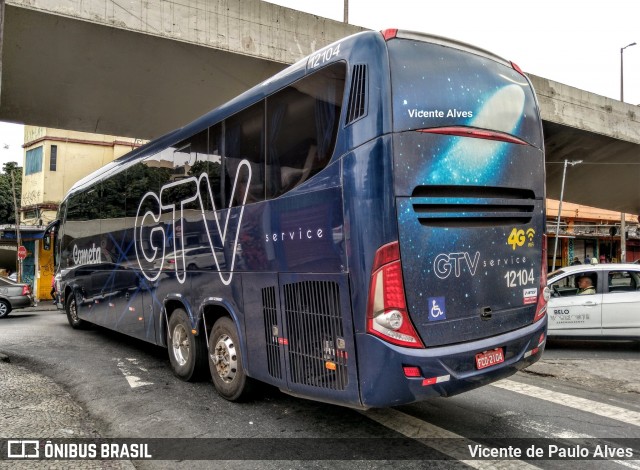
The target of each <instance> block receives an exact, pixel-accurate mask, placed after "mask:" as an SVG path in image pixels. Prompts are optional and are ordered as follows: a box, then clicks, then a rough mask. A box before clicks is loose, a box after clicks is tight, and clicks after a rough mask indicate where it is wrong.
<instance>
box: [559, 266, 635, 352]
mask: <svg viewBox="0 0 640 470" xmlns="http://www.w3.org/2000/svg"><path fill="white" fill-rule="evenodd" d="M547 285H548V286H549V288H550V289H551V298H550V299H549V304H548V314H549V333H548V334H549V336H550V337H554V336H555V337H576V338H578V337H581V338H595V339H598V338H600V339H635V340H640V265H638V264H632V263H627V264H596V265H577V266H568V267H566V268H562V269H559V270H558V271H555V272H553V273H551V274H549V278H548V281H547Z"/></svg>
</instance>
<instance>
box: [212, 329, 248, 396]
mask: <svg viewBox="0 0 640 470" xmlns="http://www.w3.org/2000/svg"><path fill="white" fill-rule="evenodd" d="M209 369H210V370H211V378H212V379H213V384H214V385H215V387H216V390H217V392H218V393H219V394H220V396H221V397H222V398H225V399H227V400H229V401H242V400H245V399H247V398H249V396H250V394H251V390H252V387H253V380H252V379H251V378H250V377H247V374H246V373H245V371H244V366H243V362H242V352H241V351H240V341H238V333H237V331H236V327H235V325H234V323H233V320H231V318H229V317H221V318H219V319H218V321H216V322H215V324H214V325H213V329H212V330H211V334H210V335H209Z"/></svg>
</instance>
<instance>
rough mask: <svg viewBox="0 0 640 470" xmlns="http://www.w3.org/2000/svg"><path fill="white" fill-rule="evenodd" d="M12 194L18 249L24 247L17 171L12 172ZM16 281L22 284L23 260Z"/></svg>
mask: <svg viewBox="0 0 640 470" xmlns="http://www.w3.org/2000/svg"><path fill="white" fill-rule="evenodd" d="M11 192H12V193H13V210H14V214H15V219H16V239H17V245H16V250H17V249H18V247H20V246H22V238H21V237H20V218H19V215H18V214H19V213H18V199H17V198H16V177H15V169H13V170H11ZM16 257H17V251H16ZM16 281H18V282H22V260H18V274H17V276H16Z"/></svg>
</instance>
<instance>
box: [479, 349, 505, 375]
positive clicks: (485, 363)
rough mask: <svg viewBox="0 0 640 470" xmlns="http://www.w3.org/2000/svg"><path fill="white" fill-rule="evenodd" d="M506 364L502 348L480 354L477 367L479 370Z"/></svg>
mask: <svg viewBox="0 0 640 470" xmlns="http://www.w3.org/2000/svg"><path fill="white" fill-rule="evenodd" d="M501 362H504V354H503V352H502V348H497V349H494V350H492V351H485V352H483V353H480V354H476V367H477V368H478V370H480V369H485V368H487V367H491V366H495V365H496V364H500V363H501Z"/></svg>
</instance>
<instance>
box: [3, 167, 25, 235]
mask: <svg viewBox="0 0 640 470" xmlns="http://www.w3.org/2000/svg"><path fill="white" fill-rule="evenodd" d="M12 174H13V177H14V179H15V187H16V200H17V202H18V207H20V195H21V194H22V167H21V166H18V164H17V163H15V162H8V163H5V164H4V165H3V167H2V173H0V225H3V224H15V223H16V218H15V208H14V205H13V192H12V190H11V175H12Z"/></svg>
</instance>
